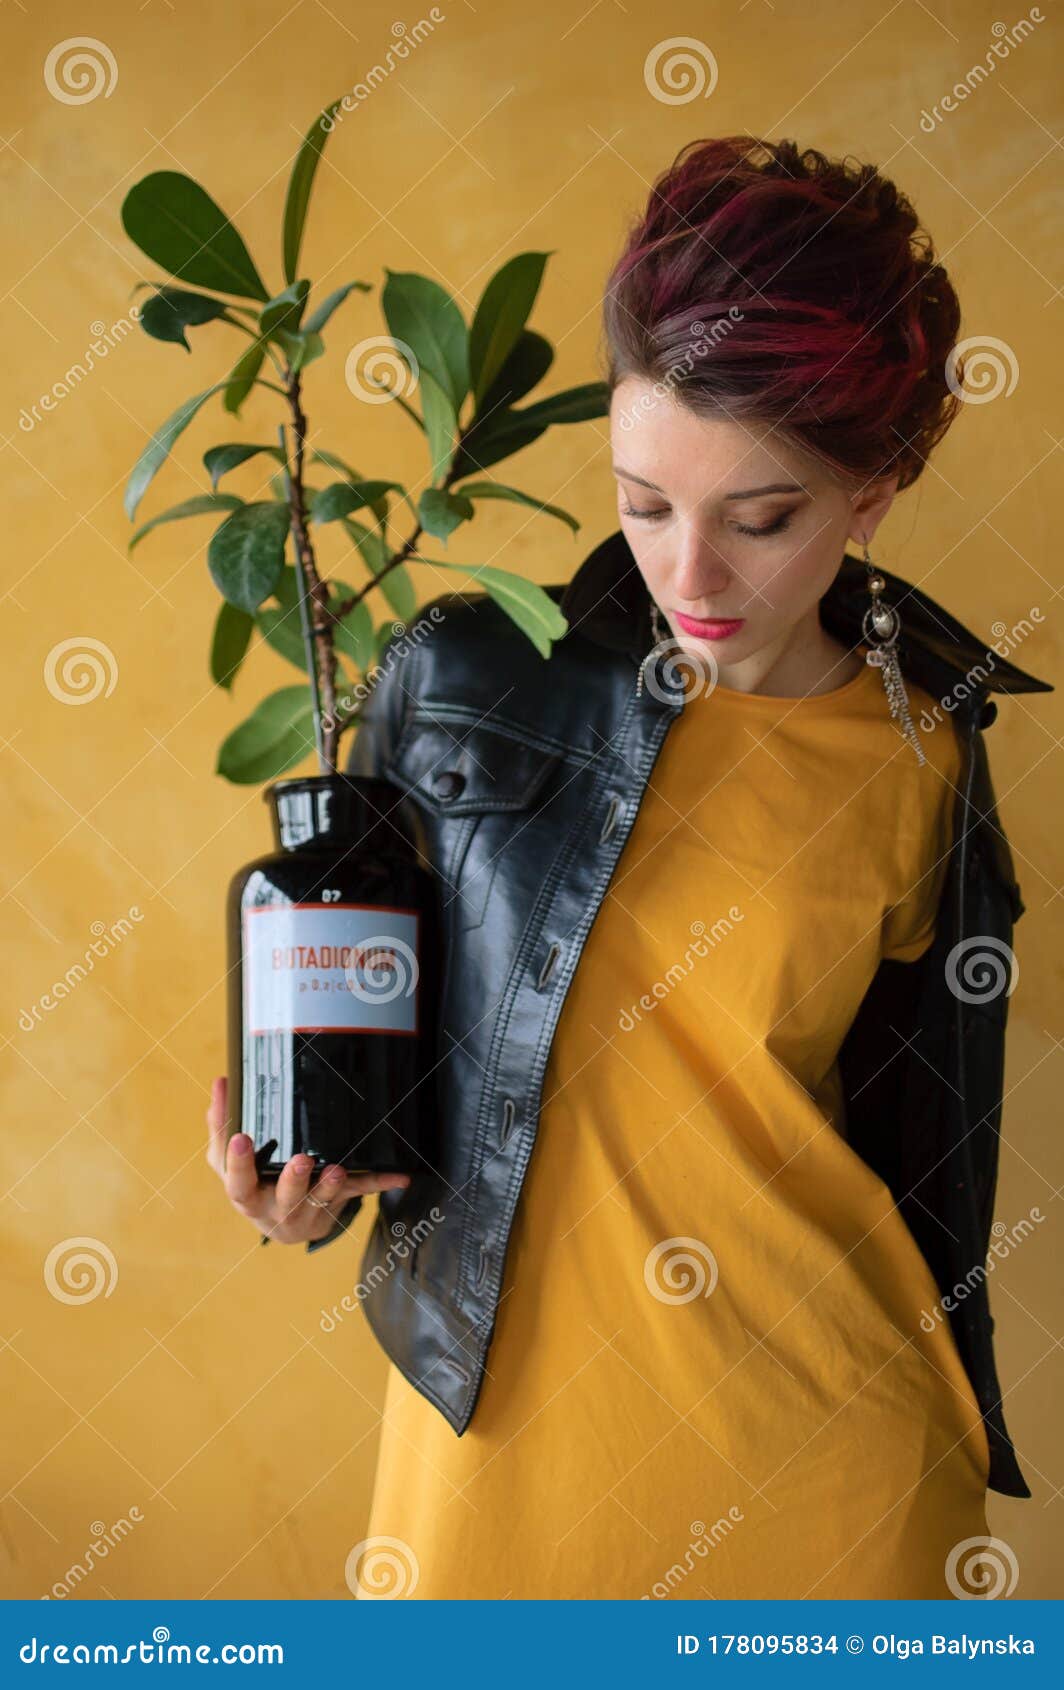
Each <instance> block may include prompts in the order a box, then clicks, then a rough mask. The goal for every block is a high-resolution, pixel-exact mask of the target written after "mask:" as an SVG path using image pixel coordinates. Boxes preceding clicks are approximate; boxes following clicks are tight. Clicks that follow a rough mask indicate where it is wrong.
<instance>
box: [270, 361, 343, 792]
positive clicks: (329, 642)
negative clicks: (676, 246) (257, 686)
mask: <svg viewBox="0 0 1064 1690" xmlns="http://www.w3.org/2000/svg"><path fill="white" fill-rule="evenodd" d="M286 389H287V391H286V396H287V399H288V407H289V411H290V413H291V418H292V433H293V437H294V440H295V453H294V459H293V463H292V467H291V469H289V468H288V467H287V458H288V453H287V450H286V451H285V459H286V468H285V476H286V480H287V485H288V509H289V513H290V516H291V527H292V538H293V541H294V544H295V549H296V567H297V568H298V570H299V572H300V577H301V586H302V591H301V593H300V603H301V605H302V604H303V601H304V599H305V600H306V610H307V612H308V619H307V623H306V624H305V629H306V634H307V643H308V666H309V670H310V675H309V678H310V682H311V690H312V694H313V698H314V721H315V733H316V734H317V735H319V738H318V759H319V763H320V765H321V772H322V774H324V775H334V774H336V772H337V767H336V747H337V738H338V729H337V725H336V651H335V649H334V646H333V635H332V622H333V618H332V616H331V614H330V611H329V589H328V587H327V586H326V584H325V582H324V581H322V579H321V576H320V575H319V574H318V567H317V563H316V561H315V557H314V547H313V545H312V544H311V539H310V531H309V529H308V527H307V514H306V503H305V490H304V484H303V464H304V458H305V455H306V439H307V419H306V417H305V416H304V414H303V406H302V403H301V395H300V389H301V383H300V375H299V371H298V370H292V369H288V370H287V371H286ZM282 442H283V430H282Z"/></svg>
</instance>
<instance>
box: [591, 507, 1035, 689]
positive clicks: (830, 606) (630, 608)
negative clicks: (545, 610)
mask: <svg viewBox="0 0 1064 1690" xmlns="http://www.w3.org/2000/svg"><path fill="white" fill-rule="evenodd" d="M876 568H877V570H878V572H879V574H880V575H882V577H883V579H884V580H885V582H886V584H887V587H886V592H885V594H884V597H885V599H886V600H887V602H888V603H889V604H891V605H893V606H894V608H895V609H896V610H897V611H898V613H899V616H900V618H901V633H900V635H899V637H898V661H899V663H900V664H901V668H902V671H903V673H904V674H906V675H907V676H909V678H910V679H912V680H913V681H915V682H916V684H917V685H918V686H922V687H924V688H925V689H926V691H928V692H930V693H931V694H932V695H933V696H934V697H936V698H945V697H946V696H947V695H948V694H949V693H950V692H952V691H953V690H954V689H955V688H956V686H957V683H958V680H962V681H964V682H965V684H966V688H967V693H966V694H965V696H972V697H975V698H978V699H984V698H985V697H986V695H987V694H988V693H990V692H1002V693H1018V692H1053V691H1054V687H1053V685H1052V683H1051V682H1049V681H1043V680H1040V679H1039V678H1038V677H1037V676H1036V675H1031V674H1029V673H1028V672H1027V671H1026V670H1024V669H1020V668H1018V667H1017V665H1016V664H1015V663H1010V662H1009V661H1008V660H1007V659H1006V658H1004V657H1000V656H999V655H998V653H997V652H996V651H995V650H994V649H993V648H988V646H987V645H986V643H985V641H983V640H981V639H979V637H978V635H976V634H975V633H973V631H972V630H971V629H970V628H966V627H965V626H964V624H963V623H962V622H959V621H958V620H957V618H956V617H955V616H951V615H950V613H949V611H948V610H946V609H944V608H943V606H942V605H940V604H939V603H938V602H937V601H936V600H935V599H933V598H931V596H930V595H929V594H928V593H925V592H923V591H922V590H921V588H919V587H916V586H913V585H912V583H911V582H909V581H906V580H905V579H904V578H903V577H902V576H900V575H894V574H892V573H891V571H890V570H889V569H884V568H883V566H882V564H877V565H876ZM867 579H868V571H867V568H866V566H865V564H864V563H863V562H862V560H861V559H860V558H856V557H851V556H850V555H849V553H847V552H844V553H843V556H842V559H841V562H840V564H839V569H838V573H837V574H836V576H835V579H834V581H833V582H832V583H831V586H830V587H829V588H828V590H827V592H826V593H825V594H824V596H823V598H822V599H821V600H820V620H821V623H822V625H823V626H824V627H825V628H826V629H827V631H828V633H829V634H831V635H832V636H833V637H834V638H835V639H837V640H841V641H842V642H843V643H844V644H845V645H847V646H850V647H853V646H856V645H858V644H860V643H862V642H865V636H864V633H863V631H862V627H861V624H862V620H863V618H864V613H865V611H866V610H867V609H868V605H869V602H870V600H869V595H868V589H867V586H866V582H867ZM560 609H561V611H562V614H563V615H564V616H565V618H566V620H567V621H568V623H569V627H570V631H573V630H579V632H580V633H581V634H583V635H584V637H585V638H587V639H589V640H593V641H594V642H595V643H596V644H598V645H602V646H606V647H607V648H608V649H609V650H611V651H619V652H626V653H627V654H628V655H629V657H631V658H632V660H633V661H634V663H635V664H636V665H638V664H639V663H641V662H642V660H643V658H644V657H645V656H646V653H647V652H648V651H649V650H650V649H651V647H652V645H653V644H654V636H653V631H652V629H651V623H650V595H649V593H648V592H647V588H646V583H645V582H644V580H643V575H642V572H641V570H640V568H639V566H638V564H637V563H636V561H635V558H634V557H633V555H632V551H631V548H630V547H629V545H628V541H627V540H626V539H625V536H624V533H623V531H622V530H621V529H618V530H617V531H616V532H615V533H613V534H610V535H607V537H606V539H605V540H603V541H602V542H601V543H600V544H599V545H597V546H596V547H595V549H594V551H592V552H591V553H590V554H589V555H588V556H587V557H586V558H585V559H584V561H583V563H582V564H581V565H580V567H579V569H578V570H577V572H576V574H575V575H574V576H573V578H572V580H571V581H570V582H569V583H568V585H567V586H566V587H565V588H564V590H563V592H562V595H561V599H560Z"/></svg>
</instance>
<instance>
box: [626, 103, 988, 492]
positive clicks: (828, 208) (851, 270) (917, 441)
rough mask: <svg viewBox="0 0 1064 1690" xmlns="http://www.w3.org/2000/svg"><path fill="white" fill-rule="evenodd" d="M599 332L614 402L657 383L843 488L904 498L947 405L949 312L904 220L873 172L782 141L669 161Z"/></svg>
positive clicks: (749, 140) (736, 143)
mask: <svg viewBox="0 0 1064 1690" xmlns="http://www.w3.org/2000/svg"><path fill="white" fill-rule="evenodd" d="M603 327H604V336H605V345H606V380H607V382H608V385H609V387H610V390H611V392H612V390H613V388H614V387H616V385H617V384H618V382H620V381H621V380H622V379H623V378H624V377H625V376H638V377H641V378H643V379H644V380H646V381H649V382H661V383H664V384H666V388H667V391H668V392H669V393H671V394H672V396H673V397H674V398H675V399H676V400H677V401H678V402H679V403H681V404H683V405H685V406H686V407H688V408H689V409H690V410H691V411H693V412H695V413H696V414H698V415H705V416H713V415H724V416H727V417H729V418H731V419H732V420H733V421H736V422H740V423H757V424H761V425H769V426H771V427H772V428H773V429H774V430H775V431H776V432H777V433H778V435H779V436H780V437H781V438H782V439H783V440H784V441H786V442H787V443H788V444H790V445H791V446H793V447H794V448H796V449H797V450H798V451H800V452H805V453H808V454H811V455H812V456H813V457H815V458H816V459H817V460H819V461H820V462H821V464H822V465H824V467H826V468H827V470H828V472H829V473H830V474H832V475H833V476H834V477H836V478H837V479H838V480H840V481H841V482H842V483H843V484H845V485H849V486H863V485H864V484H865V483H867V482H868V481H871V480H874V479H876V478H877V477H879V476H885V475H891V474H897V476H898V486H899V490H900V489H901V488H903V487H908V486H910V485H911V484H912V483H913V482H914V481H915V480H916V478H917V476H918V475H919V474H920V472H921V470H922V469H923V467H924V464H925V462H926V460H927V458H928V456H929V454H930V452H931V451H932V449H933V447H934V446H935V445H937V443H938V441H939V440H940V439H941V438H942V436H943V435H944V434H945V432H946V430H947V429H948V428H949V426H950V424H951V422H952V421H953V419H954V416H955V414H956V412H957V409H958V406H959V404H960V398H959V397H958V394H957V393H956V392H954V390H953V388H951V387H950V385H949V384H948V383H947V380H946V373H947V368H948V365H949V355H950V351H951V348H952V347H953V346H954V345H955V343H956V340H957V335H958V331H959V327H960V306H959V304H958V301H957V296H956V294H955V293H954V291H953V287H952V285H951V283H950V281H949V278H948V276H947V275H946V272H945V270H944V269H943V268H942V266H941V265H940V264H939V263H938V262H937V260H936V258H935V256H934V252H933V249H932V245H931V241H930V237H929V236H928V235H927V234H926V232H925V231H924V230H922V229H921V227H920V223H919V220H918V218H917V215H916V212H915V211H914V210H913V207H912V205H911V204H910V203H909V201H908V199H906V197H905V195H904V194H903V193H901V192H900V191H899V190H898V188H896V187H895V185H894V183H893V182H891V181H889V180H888V179H887V178H886V177H885V176H881V175H880V174H879V172H878V171H877V170H876V168H875V166H874V165H871V164H858V163H850V162H847V161H846V160H832V159H829V158H827V157H826V156H825V155H824V154H823V153H821V152H817V151H816V150H815V149H814V148H811V147H807V148H806V149H805V150H804V151H803V152H799V150H798V147H797V146H796V144H795V143H794V142H793V141H778V142H769V141H760V140H757V139H755V138H754V137H752V136H750V135H735V136H727V137H725V138H723V139H720V140H711V141H693V142H690V143H689V144H688V145H687V146H686V147H684V148H683V149H682V150H681V151H680V153H679V154H678V155H677V157H676V160H675V162H674V163H673V164H672V166H671V167H670V168H669V169H668V170H666V171H665V172H664V173H663V174H662V175H661V176H660V177H659V178H658V180H657V181H656V182H655V184H654V186H653V188H652V190H651V193H650V197H649V199H648V201H647V204H646V208H645V210H644V211H643V212H642V214H641V215H640V216H639V217H638V219H637V220H636V222H635V224H634V225H633V227H632V228H631V230H630V233H629V235H628V239H627V241H626V243H625V247H624V250H623V252H622V254H621V256H620V258H619V259H618V261H617V263H616V265H615V266H614V268H613V271H612V273H611V275H610V278H609V282H608V285H607V290H606V296H605V301H604V305H603ZM695 346H698V347H700V348H701V350H700V351H699V352H694V351H693V348H694V347H695ZM954 386H955V387H957V386H959V382H958V381H956V380H955V381H954Z"/></svg>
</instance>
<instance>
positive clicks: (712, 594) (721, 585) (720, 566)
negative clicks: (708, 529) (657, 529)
mask: <svg viewBox="0 0 1064 1690" xmlns="http://www.w3.org/2000/svg"><path fill="white" fill-rule="evenodd" d="M731 578H732V573H731V570H730V569H729V568H728V566H727V564H726V563H725V562H724V561H723V559H722V558H721V557H720V555H719V554H718V553H717V552H716V551H714V549H713V547H712V546H710V545H709V544H708V543H707V542H706V541H705V540H703V539H702V538H701V537H700V536H697V535H695V536H692V537H690V538H684V539H682V540H681V542H680V553H679V556H678V557H677V558H676V560H675V564H674V567H673V573H672V587H673V592H674V593H675V594H676V597H677V598H678V599H682V600H684V601H685V602H687V603H689V604H703V603H712V602H713V601H714V600H716V599H719V598H723V597H724V595H725V594H726V592H727V590H728V586H729V584H730V582H731Z"/></svg>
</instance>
